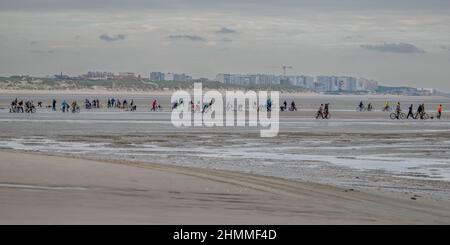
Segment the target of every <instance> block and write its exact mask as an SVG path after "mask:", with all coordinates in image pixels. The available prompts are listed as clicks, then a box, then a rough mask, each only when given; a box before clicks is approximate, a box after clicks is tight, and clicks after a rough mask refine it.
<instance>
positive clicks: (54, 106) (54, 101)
mask: <svg viewBox="0 0 450 245" xmlns="http://www.w3.org/2000/svg"><path fill="white" fill-rule="evenodd" d="M52 110H53V111H56V100H55V99H53V101H52Z"/></svg>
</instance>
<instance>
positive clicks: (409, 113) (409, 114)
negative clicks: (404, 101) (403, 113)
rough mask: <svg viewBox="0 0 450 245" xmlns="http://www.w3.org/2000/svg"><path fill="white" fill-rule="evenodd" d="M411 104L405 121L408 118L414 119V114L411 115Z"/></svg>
mask: <svg viewBox="0 0 450 245" xmlns="http://www.w3.org/2000/svg"><path fill="white" fill-rule="evenodd" d="M413 107H414V106H413V104H411V105H410V106H409V108H408V116H407V117H406V119H409V117H411V118H413V119H414V113H413Z"/></svg>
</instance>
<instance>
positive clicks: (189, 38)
mask: <svg viewBox="0 0 450 245" xmlns="http://www.w3.org/2000/svg"><path fill="white" fill-rule="evenodd" d="M167 38H168V39H169V40H172V41H182V40H187V41H192V42H205V41H206V39H205V38H204V37H201V36H197V35H188V34H181V35H170V36H168V37H167Z"/></svg>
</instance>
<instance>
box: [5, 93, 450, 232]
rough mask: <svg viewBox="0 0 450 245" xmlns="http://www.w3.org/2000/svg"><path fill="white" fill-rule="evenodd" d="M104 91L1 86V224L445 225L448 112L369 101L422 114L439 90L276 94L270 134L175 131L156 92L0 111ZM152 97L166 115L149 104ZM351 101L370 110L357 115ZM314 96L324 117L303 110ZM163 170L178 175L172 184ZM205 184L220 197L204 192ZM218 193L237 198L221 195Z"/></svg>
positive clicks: (449, 198) (165, 99)
mask: <svg viewBox="0 0 450 245" xmlns="http://www.w3.org/2000/svg"><path fill="white" fill-rule="evenodd" d="M111 96H112V95H111V94H98V95H94V94H88V95H87V94H74V93H60V94H54V93H51V94H45V93H39V94H32V93H23V92H18V93H5V94H1V95H0V107H1V108H4V109H0V128H1V131H0V151H1V152H2V153H1V155H2V158H1V159H2V160H1V161H0V163H1V165H2V171H1V173H0V177H1V178H0V183H1V184H2V186H1V187H0V189H1V191H2V193H4V194H5V195H0V198H1V201H2V203H1V205H0V214H1V215H0V221H4V223H45V222H47V223H65V222H67V223H127V224H129V223H163V224H166V223H170V224H174V223H175V224H176V223H180V224H186V223H195V224H202V223H211V224H216V223H218V224H222V223H230V224H232V223H246V224H252V223H258V224H259V223H261V224H266V223H276V224H285V223H286V224H308V223H312V224H316V223H321V224H327V223H335V224H341V223H342V224H347V223H358V224H359V223H364V224H366V223H391V224H392V223H406V224H421V223H425V224H434V223H441V224H442V223H447V224H448V223H449V219H448V215H447V214H448V213H449V212H448V209H446V207H449V206H450V205H449V202H450V191H449V190H450V158H449V156H450V141H449V138H450V120H449V119H448V118H447V117H446V114H445V112H444V117H443V119H442V120H423V121H422V120H391V119H389V115H388V113H386V112H381V111H380V110H379V108H380V106H382V104H383V103H384V101H386V100H389V101H391V102H394V101H396V100H400V101H401V102H402V104H404V105H405V104H408V103H414V104H418V103H426V106H427V108H428V109H427V110H428V113H430V114H432V113H434V112H433V108H434V107H435V106H436V105H437V104H438V103H443V104H444V108H447V106H448V105H450V99H448V98H442V97H400V96H396V97H383V96H367V97H364V96H363V97H358V96H322V95H320V96H300V95H298V96H294V97H289V96H290V95H283V96H284V97H283V98H282V100H283V99H287V100H288V101H290V100H292V99H294V100H296V103H297V105H298V107H299V111H297V112H281V113H280V124H279V126H280V132H279V134H278V136H277V137H274V138H261V137H260V130H261V128H260V127H256V128H253V127H212V128H208V127H194V128H176V127H174V126H173V125H172V123H171V121H170V115H171V114H170V110H169V109H168V108H169V107H170V96H168V95H166V94H157V93H156V94H122V95H117V94H116V95H114V97H116V98H121V99H124V98H127V99H128V100H129V101H130V100H131V99H134V101H135V103H137V105H138V108H137V111H134V112H131V111H125V110H121V109H108V108H104V107H103V108H100V109H94V110H85V109H83V108H82V110H81V113H75V114H73V113H62V112H60V111H56V112H54V111H52V110H51V109H48V108H38V110H37V112H36V113H34V114H26V113H24V114H22V113H18V114H17V113H9V112H8V110H7V108H8V106H9V103H10V101H12V100H13V99H14V98H16V97H19V98H24V99H25V98H31V99H33V100H34V101H35V102H36V101H43V102H44V106H45V105H48V103H50V101H51V99H52V98H56V99H57V100H58V103H60V102H61V100H63V99H66V100H68V101H70V100H77V101H78V102H79V103H82V102H83V101H84V99H85V98H90V99H92V98H95V97H99V98H100V101H101V102H102V104H103V105H104V103H105V100H107V98H109V97H111ZM154 98H157V99H158V101H160V103H161V104H162V105H163V108H164V109H163V111H161V112H151V111H150V107H149V105H150V103H151V100H152V99H154ZM360 100H365V101H371V102H373V104H374V105H375V108H376V110H375V111H374V112H357V111H356V110H355V106H356V105H357V103H359V101H360ZM325 102H330V103H331V113H332V118H331V119H330V120H316V119H314V114H315V109H316V106H317V105H318V104H319V105H320V103H325ZM35 162H36V164H34V163H35ZM66 163H67V164H68V166H66V165H65V164H66ZM111 163H116V164H111ZM37 166H39V167H37ZM91 166H92V169H91ZM194 177H195V178H194ZM192 178H194V179H192ZM167 179H170V180H171V181H173V180H174V179H176V180H177V181H175V182H174V185H173V186H172V185H170V184H171V183H172V182H170V183H169V184H168V183H167ZM97 180H98V181H99V182H98V183H97ZM46 181H49V182H48V183H46ZM67 181H69V182H67ZM102 181H104V182H102ZM96 186H99V188H98V189H96ZM152 186H155V187H157V188H156V189H152V188H153V187H152ZM66 187H68V188H66ZM108 188H109V189H108ZM189 188H193V189H189ZM206 189H207V190H208V191H206V193H207V194H205V193H204V192H205V190H206ZM211 189H214V190H215V193H216V192H217V193H220V194H218V195H216V196H215V195H210V194H208V193H209V190H211ZM108 190H111V191H108ZM120 190H122V191H120ZM140 190H142V191H140ZM306 190H308V191H306ZM346 190H347V192H346ZM349 190H353V191H349ZM229 191H230V192H231V193H233V195H234V196H233V197H231V199H230V200H229V199H228V197H227V196H226V195H225V196H226V197H225V198H222V197H223V195H222V194H224V193H228V192H229ZM191 192H194V194H192V193H191ZM241 192H242V193H245V196H239V195H238V194H239V193H241ZM316 192H317V193H326V194H324V195H322V194H320V195H319V196H317V195H318V194H317V193H316ZM198 193H202V194H198ZM342 195H343V196H342ZM347 195H349V198H350V197H351V198H350V199H349V198H347ZM95 196H102V197H104V199H103V198H97V199H96V198H95ZM341 196H342V199H341ZM338 197H339V198H338ZM344 197H345V198H344ZM83 198H84V199H83ZM152 198H154V199H152ZM234 199H237V200H238V201H237V202H238V203H236V202H235V200H234ZM255 200H256V201H255ZM84 202H86V203H87V204H86V205H87V206H86V205H84V204H83V203H84ZM32 204H33V205H32ZM168 207H170V209H169V208H168ZM165 208H167V209H165ZM172 208H173V209H172ZM147 209H148V210H147ZM27 210H28V212H27ZM50 210H55V211H54V212H55V213H57V215H53V216H52V215H51V213H50V212H51V211H50ZM71 210H72V211H71ZM192 210H194V211H192ZM355 210H358V212H352V211H355ZM389 210H392V211H389ZM359 211H360V212H359ZM115 212H117V215H115V214H114V213H115ZM97 213H98V214H97ZM144 213H149V216H145V215H144V216H142V215H139V214H144ZM160 213H161V215H160ZM203 214H204V215H203ZM65 215H66V216H65ZM91 216H92V217H94V218H92V219H90V217H91ZM194 216H199V217H198V219H194V218H193V217H194ZM3 217H4V218H3ZM46 217H50V218H47V219H46ZM77 217H78V218H77ZM152 217H154V219H152Z"/></svg>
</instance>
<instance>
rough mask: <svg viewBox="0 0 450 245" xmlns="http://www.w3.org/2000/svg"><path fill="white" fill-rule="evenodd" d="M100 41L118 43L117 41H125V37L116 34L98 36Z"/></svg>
mask: <svg viewBox="0 0 450 245" xmlns="http://www.w3.org/2000/svg"><path fill="white" fill-rule="evenodd" d="M99 38H100V40H102V41H105V42H114V41H119V40H125V35H123V34H117V35H114V36H110V35H108V34H102V35H100V37H99Z"/></svg>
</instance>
